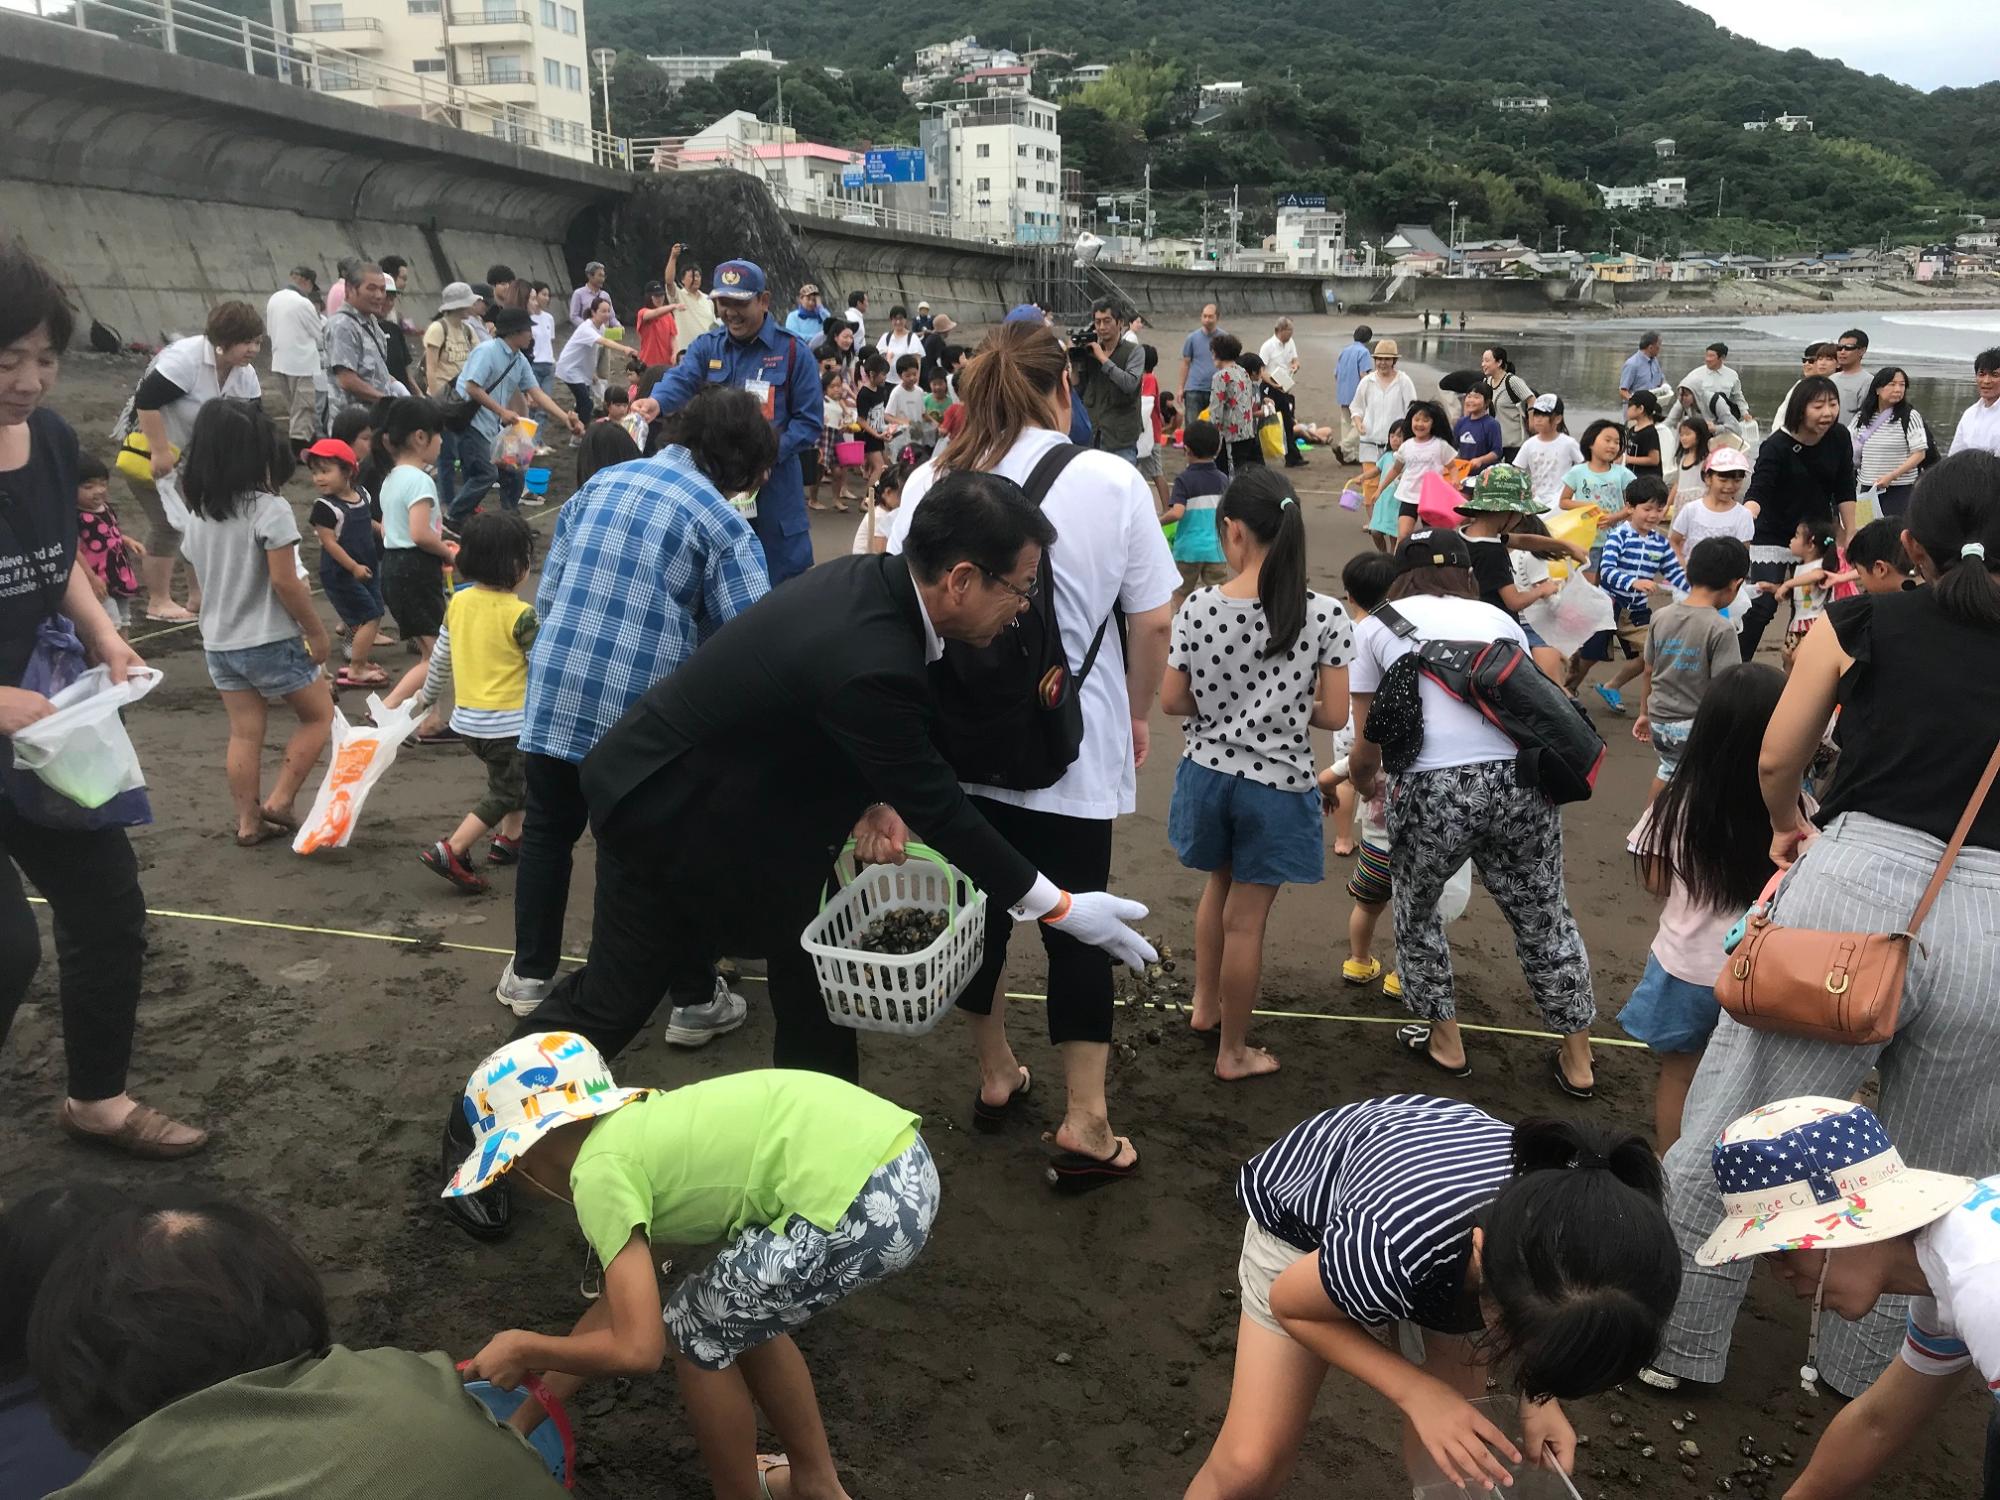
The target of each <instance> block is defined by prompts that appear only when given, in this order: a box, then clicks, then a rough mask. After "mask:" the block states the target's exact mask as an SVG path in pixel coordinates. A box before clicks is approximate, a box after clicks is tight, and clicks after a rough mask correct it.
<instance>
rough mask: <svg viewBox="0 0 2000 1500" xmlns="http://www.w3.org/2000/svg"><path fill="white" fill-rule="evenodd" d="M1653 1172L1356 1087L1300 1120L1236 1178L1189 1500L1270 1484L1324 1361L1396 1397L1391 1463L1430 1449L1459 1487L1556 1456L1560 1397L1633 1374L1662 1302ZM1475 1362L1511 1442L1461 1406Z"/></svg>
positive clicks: (1423, 1098)
mask: <svg viewBox="0 0 2000 1500" xmlns="http://www.w3.org/2000/svg"><path fill="white" fill-rule="evenodd" d="M1662 1187H1663V1184H1662V1181H1661V1177H1660V1164H1659V1162H1658V1160H1657V1159H1656V1158H1655V1157H1654V1156H1653V1153H1652V1152H1651V1151H1649V1150H1647V1148H1646V1143H1645V1142H1644V1141H1643V1140H1641V1139H1640V1138H1639V1137H1637V1136H1624V1137H1616V1138H1614V1137H1611V1136H1606V1135H1600V1134H1598V1133H1597V1132H1595V1131H1591V1130H1588V1129H1586V1128H1585V1127H1583V1126H1580V1125H1576V1124H1572V1123H1570V1122H1569V1121H1566V1120H1552V1119H1531V1120H1523V1121H1522V1122H1521V1123H1520V1124H1519V1125H1514V1126H1510V1125H1508V1124H1506V1123H1505V1122H1504V1121H1501V1120H1496V1119H1494V1118H1493V1117H1492V1116H1491V1115H1489V1114H1486V1113H1485V1112H1484V1111H1482V1110H1478V1109H1475V1108H1473V1107H1472V1106H1471V1105H1469V1104H1462V1103H1460V1102H1459V1101H1457V1100H1455V1099H1438V1098H1432V1097H1429V1096H1427V1095H1423V1094H1399V1095H1395V1096H1392V1097H1389V1098H1385V1099H1369V1100H1363V1101H1361V1102H1359V1103H1355V1104H1349V1105H1345V1106H1343V1107H1342V1108H1339V1109H1331V1110H1327V1111H1325V1112H1323V1113H1321V1114H1318V1115H1315V1116H1313V1117H1312V1118H1311V1119H1309V1120H1306V1121H1305V1122H1303V1123H1302V1124H1300V1125H1297V1126H1295V1127H1294V1128H1293V1129H1291V1130H1290V1131H1288V1132H1287V1133H1286V1134H1284V1135H1283V1136H1281V1137H1279V1139H1278V1140H1277V1142H1276V1143H1275V1144H1273V1145H1271V1146H1269V1147H1267V1148H1266V1149H1265V1150H1263V1151H1261V1152H1259V1153H1258V1154H1257V1155H1256V1156H1254V1157H1252V1158H1251V1159H1250V1161H1249V1162H1248V1163H1247V1164H1245V1166H1244V1168H1243V1170H1242V1172H1241V1173H1240V1174H1239V1175H1238V1178H1237V1197H1238V1199H1239V1200H1240V1201H1241V1202H1242V1204H1243V1207H1244V1209H1245V1210H1246V1211H1247V1212H1248V1214H1249V1216H1250V1217H1249V1223H1248V1224H1246V1225H1245V1226H1244V1232H1243V1254H1242V1258H1241V1259H1240V1260H1239V1261H1238V1263H1237V1268H1236V1274H1237V1279H1238V1281H1239V1283H1240V1284H1241V1299H1242V1300H1241V1309H1242V1311H1241V1316H1240V1317H1239V1319H1238V1321H1237V1325H1236V1375H1235V1381H1234V1384H1233V1386H1232V1394H1231V1400H1230V1403H1229V1412H1228V1415H1227V1416H1226V1417H1225V1418H1224V1419H1223V1423H1222V1431H1221V1432H1220V1433H1218V1434H1217V1436H1216V1439H1215V1447H1214V1448H1213V1449H1212V1450H1210V1452H1209V1455H1208V1460H1207V1462H1206V1463H1204V1464H1203V1465H1202V1469H1201V1472H1200V1473H1199V1474H1197V1475H1196V1476H1195V1479H1194V1483H1192V1484H1191V1485H1189V1486H1188V1489H1187V1496H1186V1500H1252V1497H1264V1496H1271V1495H1276V1494H1277V1493H1278V1492H1279V1491H1280V1490H1281V1489H1282V1488H1283V1486H1284V1483H1285V1481H1286V1479H1287V1478H1288V1477H1289V1475H1290V1473H1291V1469H1292V1466H1293V1465H1294V1464H1295V1463H1296V1462H1297V1459H1298V1452H1299V1444H1300V1442H1301V1440H1302V1439H1303V1438H1304V1436H1305V1432H1306V1426H1307V1423H1308V1422H1309V1421H1310V1419H1311V1417H1312V1410H1313V1404H1314V1402H1315V1400H1316V1399H1317V1397H1318V1395H1319V1390H1320V1386H1321V1385H1322V1384H1324V1383H1325V1380H1326V1376H1327V1372H1328V1371H1329V1370H1332V1369H1338V1370H1341V1371H1343V1372H1345V1373H1346V1374H1349V1375H1352V1376H1354V1377H1355V1378H1356V1379H1357V1380H1359V1381H1361V1382H1362V1383H1363V1384H1365V1385H1369V1386H1373V1387H1374V1388H1375V1390H1376V1391H1378V1392H1380V1393H1381V1394H1382V1395H1384V1396H1386V1397H1387V1398H1388V1399H1389V1400H1390V1401H1391V1402H1393V1403H1394V1404H1395V1405H1396V1406H1397V1407H1398V1408H1400V1409H1401V1411H1402V1414H1403V1452H1404V1456H1405V1458H1406V1460H1410V1461H1412V1462H1414V1460H1415V1459H1416V1458H1417V1457H1418V1456H1419V1455H1420V1454H1428V1455H1429V1457H1430V1459H1431V1461H1432V1462H1434V1463H1435V1464H1436V1465H1437V1466H1438V1468H1439V1469H1441V1470H1442V1471H1443V1472H1444V1474H1445V1475H1446V1477H1447V1478H1449V1479H1451V1480H1452V1481H1453V1482H1454V1483H1456V1484H1459V1485H1464V1486H1469V1487H1472V1488H1475V1489H1480V1490H1484V1489H1489V1488H1492V1487H1493V1485H1494V1484H1496V1483H1499V1484H1511V1483H1512V1482H1513V1481H1512V1478H1511V1476H1510V1475H1509V1473H1508V1471H1507V1469H1506V1468H1504V1467H1503V1466H1502V1460H1503V1459H1504V1460H1505V1461H1506V1462H1507V1463H1510V1464H1513V1463H1521V1462H1523V1461H1525V1462H1528V1463H1547V1464H1554V1465H1555V1466H1556V1467H1558V1468H1560V1469H1562V1470H1563V1471H1564V1472H1565V1473H1567V1472H1569V1471H1570V1470H1571V1469H1573V1467H1574V1465H1575V1462H1576V1433H1575V1431H1574V1430H1573V1429H1572V1428H1571V1426H1570V1424H1569V1421H1568V1419H1567V1418H1565V1417H1564V1415H1563V1411H1562V1408H1561V1407H1560V1406H1559V1405H1557V1404H1556V1403H1557V1401H1558V1400H1572V1399H1575V1398H1579V1397H1583V1396H1588V1395H1593V1394H1595V1393H1597V1392H1599V1391H1604V1390H1609V1389H1610V1388H1611V1387H1612V1386H1614V1385H1616V1384H1617V1383H1618V1382H1620V1381H1622V1380H1627V1379H1630V1378H1631V1377H1632V1376H1633V1375H1635V1374H1637V1373H1638V1371H1639V1368H1640V1366H1641V1365H1643V1364H1644V1363H1645V1362H1646V1361H1647V1360H1648V1359H1650V1358H1652V1356H1653V1353H1654V1351H1655V1349H1656V1348H1657V1347H1658V1344H1659V1337H1660V1330H1661V1329H1662V1327H1663V1326H1664V1325H1665V1323H1666V1320H1667V1316H1668V1314H1669V1313H1671V1312H1672V1311H1673V1306H1674V1298H1675V1295H1676V1294H1677V1293H1678V1291H1679V1289H1680V1255H1679V1252H1678V1250H1676V1248H1675V1246H1674V1237H1673V1230H1672V1228H1671V1227H1670V1226H1669V1224H1668V1223H1667V1216H1666V1213H1665V1212H1664V1211H1663V1210H1662V1209H1661V1207H1660V1199H1661V1195H1662ZM1391 1325H1399V1326H1398V1329H1397V1332H1398V1334H1399V1337H1396V1338H1390V1339H1385V1338H1384V1337H1383V1336H1382V1335H1384V1334H1386V1333H1387V1332H1388V1330H1389V1328H1390V1326H1391ZM1399 1346H1400V1348H1399ZM1401 1351H1408V1352H1407V1353H1405V1352H1401ZM1419 1360H1421V1363H1419V1362H1418V1361H1419ZM1489 1372H1490V1373H1491V1374H1492V1375H1494V1376H1495V1377H1503V1378H1506V1379H1507V1380H1508V1383H1509V1384H1510V1385H1511V1386H1512V1387H1513V1389H1514V1390H1515V1391H1516V1392H1518V1394H1519V1397H1520V1413H1521V1418H1520V1420H1521V1432H1522V1441H1521V1446H1520V1448H1518V1449H1517V1448H1516V1447H1515V1446H1514V1444H1513V1443H1511V1442H1509V1441H1508V1440H1507V1438H1506V1436H1505V1435H1504V1434H1502V1433H1501V1431H1500V1429H1499V1428H1497V1427H1496V1426H1494V1425H1493V1423H1491V1422H1490V1421H1488V1420H1487V1419H1486V1418H1485V1417H1484V1416H1482V1415H1481V1414H1480V1413H1479V1412H1478V1411H1476V1410H1475V1409H1474V1408H1473V1406H1472V1402H1473V1401H1474V1400H1475V1399H1477V1398H1479V1397H1482V1396H1484V1395H1486V1394H1487V1388H1488V1384H1489V1381H1488V1374H1489ZM1389 1489H1390V1486H1389V1485H1387V1484H1382V1485H1378V1486H1375V1487H1373V1489H1371V1490H1370V1493H1387V1492H1388V1491H1389ZM1495 1493H1502V1491H1497V1490H1496V1491H1495Z"/></svg>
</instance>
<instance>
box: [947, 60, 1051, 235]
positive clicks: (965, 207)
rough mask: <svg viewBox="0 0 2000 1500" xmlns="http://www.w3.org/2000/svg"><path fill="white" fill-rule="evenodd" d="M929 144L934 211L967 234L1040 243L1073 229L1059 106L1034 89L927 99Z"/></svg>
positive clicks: (958, 232) (953, 230) (954, 232)
mask: <svg viewBox="0 0 2000 1500" xmlns="http://www.w3.org/2000/svg"><path fill="white" fill-rule="evenodd" d="M924 108H925V109H926V110H927V111H929V113H928V114H927V116H926V118H925V120H924V125H923V149H924V156H925V159H926V176H927V178H928V182H927V187H928V199H929V204H930V211H931V213H932V214H933V215H936V216H939V217H942V218H944V219H945V220H946V221H947V222H948V225H949V229H948V232H949V233H950V234H952V235H954V236H956V237H958V238H961V239H978V240H992V241H997V242H999V243H1002V244H1034V243H1037V242H1040V241H1048V240H1057V239H1061V238H1062V237H1063V236H1064V234H1065V233H1066V232H1067V230H1066V224H1067V220H1066V218H1065V215H1064V209H1063V170H1062V136H1061V135H1060V134H1058V133H1057V127H1056V117H1057V107H1056V106H1055V105H1053V104H1050V103H1048V102H1047V101H1046V100H1042V99H1037V98H1035V97H1034V96H1033V95H1031V94H1015V93H1003V94H990V95H987V96H986V97H984V98H978V99H951V100H945V101H941V102H938V103H933V104H927V105H925V106H924Z"/></svg>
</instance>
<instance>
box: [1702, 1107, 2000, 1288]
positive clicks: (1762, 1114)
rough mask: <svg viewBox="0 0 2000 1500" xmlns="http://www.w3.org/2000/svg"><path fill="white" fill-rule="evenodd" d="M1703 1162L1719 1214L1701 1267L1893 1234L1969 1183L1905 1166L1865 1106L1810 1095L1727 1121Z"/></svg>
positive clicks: (1954, 1202) (1962, 1194)
mask: <svg viewBox="0 0 2000 1500" xmlns="http://www.w3.org/2000/svg"><path fill="white" fill-rule="evenodd" d="M1711 1165H1712V1166H1713V1167H1714V1169H1715V1181H1716V1185H1717V1186H1718V1187H1719V1188H1721V1190H1722V1209H1723V1220H1722V1222H1721V1223H1720V1224H1719V1225H1717V1226H1716V1230H1715V1233H1713V1234H1711V1235H1710V1236H1709V1237H1708V1241H1707V1243H1705V1244H1704V1245H1703V1246H1702V1247H1701V1248H1700V1249H1699V1250H1697V1251H1696V1252H1695V1256H1694V1258H1695V1264H1697V1265H1702V1266H1719V1265H1726V1264H1728V1263H1729V1262H1730V1261H1737V1260H1746V1259H1748V1258H1749V1257H1751V1256H1753V1255H1769V1254H1772V1253H1773V1252H1776V1251H1780V1250H1842V1249H1847V1248H1849V1247H1851V1246H1854V1245H1867V1244H1873V1243H1874V1242H1876V1241H1878V1240H1889V1239H1894V1238H1895V1237H1896V1236H1897V1235H1899V1234H1908V1233H1910V1232H1911V1231H1912V1230H1915V1229H1921V1228H1923V1227H1924V1225H1926V1224H1929V1223H1932V1222H1934V1221H1935V1220H1938V1219H1941V1218H1943V1217H1944V1216H1945V1215H1946V1214H1948V1213H1950V1212H1951V1210H1952V1209H1953V1208H1955V1207H1957V1206H1958V1205H1959V1204H1960V1203H1962V1202H1964V1201H1965V1198H1966V1195H1967V1194H1969V1193H1970V1192H1971V1191H1972V1189H1973V1187H1974V1186H1975V1184H1974V1182H1973V1180H1972V1179H1971V1178H1970V1177H1955V1176H1952V1175H1951V1174H1949V1173H1945V1172H1920V1171H1918V1170H1917V1169H1916V1168H1914V1167H1910V1166H1906V1165H1905V1164H1904V1162H1903V1158H1902V1155H1901V1153H1900V1152H1898V1151H1897V1150H1896V1147H1895V1145H1894V1144H1893V1143H1892V1142H1891V1141H1890V1139H1889V1133H1888V1132H1887V1131H1885V1130H1884V1129H1883V1128H1882V1122H1881V1121H1880V1120H1878V1119H1876V1118H1875V1112H1874V1111H1873V1110H1871V1109H1869V1108H1867V1107H1866V1106H1865V1105H1860V1104H1856V1103H1854V1102H1853V1101H1852V1100H1849V1099H1825V1098H1818V1097H1814V1096H1811V1095H1807V1096H1805V1097H1802V1098H1798V1099H1781V1100H1779V1101H1778V1102H1777V1103H1776V1104H1766V1105H1765V1106H1764V1107H1763V1108H1761V1109H1753V1110H1752V1111H1751V1112H1750V1113H1749V1114H1747V1115H1745V1116H1743V1118H1742V1119H1740V1120H1736V1121H1734V1122H1733V1123H1731V1124H1730V1126H1729V1127H1728V1128H1727V1129H1726V1130H1724V1131H1723V1132H1722V1134H1721V1135H1720V1136H1719V1137H1717V1139H1716V1142H1715V1147H1714V1150H1713V1152H1712V1153H1711Z"/></svg>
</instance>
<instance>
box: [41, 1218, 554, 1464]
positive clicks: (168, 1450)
mask: <svg viewBox="0 0 2000 1500" xmlns="http://www.w3.org/2000/svg"><path fill="white" fill-rule="evenodd" d="M28 1355H29V1360H30V1363H31V1364H32V1366H33V1369H34V1373H35V1377H36V1379H37V1380H38V1381H39V1382H40V1385H41V1391H42V1396H43V1399H44V1400H45V1401H46V1402H47V1403H48V1408H49V1413H50V1416H51V1417H52V1418H53V1419H54V1422H55V1427H56V1430H57V1431H58V1432H59V1433H61V1434H62V1435H63V1437H65V1438H67V1439H68V1440H69V1441H70V1442H71V1443H73V1444H74V1445H75V1446H76V1447H77V1448H78V1449H80V1450H81V1451H83V1452H85V1453H89V1454H92V1455H94V1457H93V1459H92V1462H91V1465H90V1467H89V1469H87V1470H86V1471H85V1472H84V1475H83V1477H82V1478H81V1479H79V1480H77V1481H76V1482H75V1483H74V1484H72V1485H71V1486H70V1487H69V1488H68V1489H66V1490H64V1491H63V1492H62V1493H63V1495H64V1497H65V1500H122V1497H125V1496H130V1495H260V1496H266V1497H269V1500H372V1497H374V1496H378V1495H423V1496H425V1497H426V1500H489V1497H494V1496H500V1495H506V1496H520V1497H523V1500H534V1497H537V1496H540V1497H543V1500H555V1497H558V1496H560V1495H561V1494H562V1487H561V1486H560V1485H558V1484H557V1483H556V1481H555V1480H554V1479H553V1478H552V1477H551V1476H550V1474H549V1471H548V1467H547V1465H546V1464H545V1463H544V1461H543V1460H542V1458H541V1457H540V1456H539V1455H538V1454H537V1453H536V1452H535V1450H533V1449H532V1448H530V1447H529V1446H528V1445H527V1443H525V1442H524V1441H523V1440H522V1439H520V1438H518V1437H516V1436H515V1435H514V1434H513V1433H512V1432H510V1431H509V1430H508V1429H506V1428H504V1427H501V1426H499V1425H498V1424H496V1423H495V1422H494V1420H493V1418H492V1417H491V1416H490V1415H489V1414H488V1413H487V1410H486V1408H485V1407H483V1406H482V1405H481V1404H480V1402H479V1401H478V1399H477V1398H475V1397H474V1396H473V1395H472V1394H470V1393H469V1392H468V1391H467V1390H466V1388H465V1385H464V1383H463V1379H462V1377H461V1376H460V1375H459V1373H458V1372H457V1371H456V1370H455V1369H454V1368H453V1367H452V1360H451V1356H450V1355H448V1354H415V1353H411V1352H409V1351H407V1350H403V1349H349V1348H346V1347H344V1346H342V1345H340V1344H336V1343H335V1342H334V1341H333V1334H332V1330H331V1329H330V1327H329V1326H328V1318H327V1309H326V1292H325V1289H324V1288H323V1287H322V1286H321V1285H320V1279H319V1273H318V1272H316V1271H315V1270H314V1269H313V1267H312V1265H311V1263H310V1262H308V1261H307V1260H306V1258H305V1256H304V1255H302V1254H301V1253H300V1252H299V1249H298V1247H297V1246H295V1245H294V1244H293V1243H292V1242H291V1240H290V1239H289V1238H287V1237H286V1235H285V1233H284V1232H283V1231H282V1230H280V1229H279V1228H278V1227H277V1226H276V1225H275V1224H273V1223H272V1222H271V1221H270V1220H268V1219H266V1218H264V1217H263V1215H261V1214H258V1213H256V1212H253V1211H252V1210H250V1209H246V1208H241V1207H238V1206H236V1205H234V1204H228V1203H215V1202H201V1201H199V1200H189V1201H186V1202H169V1203H167V1204H165V1205H162V1206H153V1205H145V1204H134V1205H129V1206H126V1207H124V1208H121V1209H120V1210H118V1211H116V1212H114V1213H112V1214H109V1215H107V1216H106V1217H104V1218H103V1219H101V1220H100V1221H99V1222H98V1224H97V1225H96V1227H95V1228H94V1229H92V1230H91V1231H90V1232H88V1233H87V1234H84V1235H82V1236H81V1237H80V1238H79V1240H78V1241H77V1242H76V1243H75V1244H73V1245H72V1246H71V1247H70V1251H69V1254H68V1256H67V1257H66V1259H65V1263H64V1266H63V1274H62V1275H61V1276H54V1277H51V1278H49V1280H48V1281H47V1282H46V1283H45V1284H44V1285H43V1288H42V1291H41V1293H40V1295H39V1296H38V1297H37V1298H36V1299H35V1312H34V1317H33V1320H32V1321H31V1323H30V1325H29V1329H28Z"/></svg>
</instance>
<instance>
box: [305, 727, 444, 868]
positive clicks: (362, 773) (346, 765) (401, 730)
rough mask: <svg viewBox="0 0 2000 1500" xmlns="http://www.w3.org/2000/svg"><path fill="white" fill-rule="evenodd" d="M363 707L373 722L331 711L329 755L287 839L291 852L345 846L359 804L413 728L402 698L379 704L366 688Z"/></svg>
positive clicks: (412, 731) (378, 779)
mask: <svg viewBox="0 0 2000 1500" xmlns="http://www.w3.org/2000/svg"><path fill="white" fill-rule="evenodd" d="M368 713H369V716H370V717H371V718H373V719H374V720H375V722H374V723H373V724H365V725H362V726H360V727H359V728H357V727H355V726H354V725H352V724H350V723H348V722H347V716H346V715H345V714H343V713H341V712H340V711H339V710H338V709H336V710H335V711H334V715H333V758H332V760H331V762H330V763H329V764H328V766H327V768H326V779H325V780H324V781H322V782H321V783H320V784H319V792H318V794H317V795H316V796H314V798H313V805H312V811H310V812H308V813H307V814H306V815H305V818H304V820H303V821H302V822H300V824H299V831H298V835H297V837H295V838H294V839H293V840H292V850H293V852H294V853H297V854H312V853H314V852H315V851H317V850H320V849H343V848H345V847H346V846H347V841H348V840H349V839H350V838H352V837H353V836H354V825H355V824H356V823H357V822H359V821H360V819H361V805H362V804H363V803H364V802H366V801H367V800H368V794H369V792H370V791H372V790H374V787H375V783H376V782H378V781H380V780H381V779H382V777H383V776H384V774H386V773H387V771H388V769H389V767H390V766H392V765H394V764H395V763H396V752H397V751H398V750H400V749H401V748H402V747H403V741H404V740H406V739H408V738H409V737H410V736H411V735H412V734H414V733H415V732H416V728H417V720H416V716H415V715H414V714H413V713H412V712H411V706H410V705H409V704H407V703H406V704H404V705H403V706H402V707H401V708H384V707H383V706H382V699H381V697H380V695H379V694H376V693H370V694H369V695H368Z"/></svg>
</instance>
